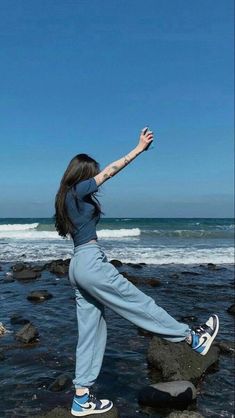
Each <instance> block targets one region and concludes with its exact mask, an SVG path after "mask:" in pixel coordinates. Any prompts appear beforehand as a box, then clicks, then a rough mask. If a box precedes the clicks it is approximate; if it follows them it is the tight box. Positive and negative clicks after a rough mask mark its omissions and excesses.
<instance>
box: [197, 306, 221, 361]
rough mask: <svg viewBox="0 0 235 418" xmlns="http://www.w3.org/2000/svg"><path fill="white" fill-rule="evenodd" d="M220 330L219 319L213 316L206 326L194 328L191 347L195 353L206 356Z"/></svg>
mask: <svg viewBox="0 0 235 418" xmlns="http://www.w3.org/2000/svg"><path fill="white" fill-rule="evenodd" d="M218 330H219V318H218V316H217V315H215V314H213V315H211V316H210V318H209V319H208V321H207V322H206V323H205V324H202V325H199V326H198V327H195V328H192V330H191V337H192V341H191V343H190V346H191V347H192V349H193V350H194V351H196V352H197V353H199V354H201V355H202V356H205V354H206V353H207V352H208V350H209V348H210V346H211V344H212V342H213V340H214V339H215V337H216V335H217V333H218Z"/></svg>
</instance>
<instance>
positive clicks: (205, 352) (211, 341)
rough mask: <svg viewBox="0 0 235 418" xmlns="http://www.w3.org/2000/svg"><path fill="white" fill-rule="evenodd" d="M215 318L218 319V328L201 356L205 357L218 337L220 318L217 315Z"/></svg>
mask: <svg viewBox="0 0 235 418" xmlns="http://www.w3.org/2000/svg"><path fill="white" fill-rule="evenodd" d="M214 316H215V317H216V321H217V322H216V328H215V330H214V333H213V335H212V336H211V337H210V338H208V342H207V344H206V348H205V350H204V351H203V352H202V353H199V354H201V356H205V355H206V354H207V353H208V351H209V349H210V347H211V344H212V343H213V341H214V339H215V337H216V335H217V334H218V331H219V318H218V316H217V315H215V314H214Z"/></svg>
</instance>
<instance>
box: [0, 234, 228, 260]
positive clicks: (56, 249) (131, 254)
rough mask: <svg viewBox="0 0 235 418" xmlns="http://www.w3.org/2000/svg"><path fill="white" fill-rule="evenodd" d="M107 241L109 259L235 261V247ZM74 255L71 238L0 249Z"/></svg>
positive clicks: (8, 254) (20, 254)
mask: <svg viewBox="0 0 235 418" xmlns="http://www.w3.org/2000/svg"><path fill="white" fill-rule="evenodd" d="M106 242H107V241H106V240H101V241H100V245H101V247H102V248H103V249H104V251H105V253H106V255H107V258H108V260H111V259H112V258H115V259H116V258H117V259H119V260H121V261H122V262H124V263H128V262H134V263H137V262H144V263H147V264H172V263H175V264H200V263H215V264H223V263H228V264H233V262H234V247H216V248H198V247H196V246H190V247H177V248H176V247H170V246H164V245H159V246H155V247H146V246H141V247H139V246H138V247H137V246H135V245H133V244H132V241H129V243H128V245H123V244H122V245H117V246H112V247H111V248H110V247H109V246H107V249H106ZM72 254H73V244H72V241H71V240H68V241H62V240H61V241H57V242H52V241H50V242H48V241H42V242H40V243H39V244H38V242H33V241H31V242H30V243H29V242H27V241H26V242H21V243H20V245H19V244H18V243H17V242H16V241H11V243H8V244H6V245H4V248H3V247H2V248H1V251H0V261H12V262H15V261H20V260H22V261H45V262H46V261H48V260H52V259H58V258H63V259H65V258H68V257H71V256H72Z"/></svg>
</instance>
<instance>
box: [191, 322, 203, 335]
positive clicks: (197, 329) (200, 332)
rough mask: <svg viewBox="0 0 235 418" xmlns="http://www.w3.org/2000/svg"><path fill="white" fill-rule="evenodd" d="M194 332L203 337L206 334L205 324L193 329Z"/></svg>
mask: <svg viewBox="0 0 235 418" xmlns="http://www.w3.org/2000/svg"><path fill="white" fill-rule="evenodd" d="M192 330H193V331H194V332H195V333H196V334H199V335H202V334H203V333H204V332H205V329H204V326H203V324H200V325H198V326H195V327H192Z"/></svg>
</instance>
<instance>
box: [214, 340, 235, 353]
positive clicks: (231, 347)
mask: <svg viewBox="0 0 235 418" xmlns="http://www.w3.org/2000/svg"><path fill="white" fill-rule="evenodd" d="M214 344H215V345H216V346H217V347H219V349H220V352H221V354H229V355H234V354H235V343H234V342H233V341H232V342H229V341H215V342H214Z"/></svg>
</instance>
